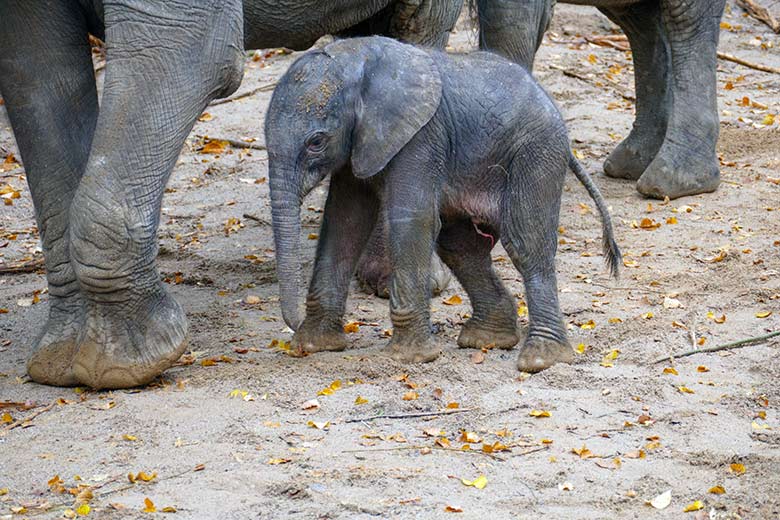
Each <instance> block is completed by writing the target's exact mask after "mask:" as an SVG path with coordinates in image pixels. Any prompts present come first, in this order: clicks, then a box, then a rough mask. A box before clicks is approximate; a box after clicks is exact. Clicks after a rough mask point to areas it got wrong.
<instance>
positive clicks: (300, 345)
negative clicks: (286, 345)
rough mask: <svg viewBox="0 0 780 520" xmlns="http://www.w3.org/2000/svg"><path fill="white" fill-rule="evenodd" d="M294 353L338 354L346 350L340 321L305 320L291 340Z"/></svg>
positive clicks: (345, 341)
mask: <svg viewBox="0 0 780 520" xmlns="http://www.w3.org/2000/svg"><path fill="white" fill-rule="evenodd" d="M292 347H293V351H296V352H307V353H313V352H324V351H334V352H339V351H342V350H344V349H345V348H347V337H346V335H345V334H344V329H343V327H342V326H341V320H334V321H330V320H326V319H312V318H308V317H307V318H306V319H305V320H303V323H301V326H300V327H298V330H297V331H295V335H294V336H293V340H292Z"/></svg>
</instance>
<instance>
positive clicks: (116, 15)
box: [70, 0, 243, 388]
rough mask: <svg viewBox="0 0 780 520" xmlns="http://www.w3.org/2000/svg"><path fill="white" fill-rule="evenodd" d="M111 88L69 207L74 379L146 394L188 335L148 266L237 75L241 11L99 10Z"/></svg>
mask: <svg viewBox="0 0 780 520" xmlns="http://www.w3.org/2000/svg"><path fill="white" fill-rule="evenodd" d="M103 5H104V16H105V25H106V32H105V35H106V49H107V51H106V79H105V87H104V91H103V97H102V104H101V109H100V114H99V116H98V121H97V127H96V130H95V136H94V139H93V142H92V149H91V152H90V157H89V161H88V163H87V168H86V171H85V174H84V177H83V178H82V180H81V184H80V185H79V188H78V190H77V191H76V195H75V197H74V201H73V204H72V206H71V212H70V214H71V226H70V237H71V249H70V253H71V262H72V264H73V267H74V269H75V273H76V276H77V278H78V281H79V285H80V287H81V290H82V294H83V297H84V301H85V308H86V320H85V325H84V328H83V329H82V331H81V334H80V336H79V349H78V353H77V354H76V357H75V358H74V361H73V370H74V374H75V376H76V378H77V379H78V380H79V382H80V383H83V384H86V385H89V386H92V387H94V388H121V387H130V386H136V385H141V384H145V383H147V382H149V381H151V380H152V379H153V378H154V377H156V376H157V375H159V374H160V373H161V372H162V371H163V370H165V369H166V368H168V367H169V366H170V365H171V364H172V363H173V362H174V361H175V360H176V359H177V358H178V357H179V356H180V355H181V353H182V352H183V350H184V347H185V337H186V332H187V324H186V319H185V316H184V312H183V310H182V308H181V307H180V306H179V304H178V303H177V302H176V301H175V300H174V299H173V298H172V297H171V296H170V295H169V294H168V292H167V291H166V289H165V287H164V286H163V284H162V283H161V281H160V276H159V273H158V272H157V268H156V265H155V258H156V256H157V227H158V224H159V218H160V205H161V201H162V195H163V190H164V188H165V184H166V182H167V181H168V177H169V176H170V173H171V171H172V169H173V166H174V164H175V162H176V159H177V157H178V155H179V152H180V150H181V147H182V146H183V144H184V139H185V138H186V136H187V134H188V133H189V132H190V130H191V129H192V126H193V124H194V122H195V119H196V118H197V116H198V115H199V114H200V113H201V111H202V110H203V108H204V107H205V106H206V104H207V103H208V102H209V101H210V100H211V99H214V98H215V97H219V96H222V95H228V94H229V93H231V92H232V91H234V90H235V88H237V86H238V84H239V83H240V79H241V71H242V48H243V47H242V29H243V28H242V18H241V3H240V1H238V0H232V1H229V2H225V1H223V0H200V1H188V2H173V1H170V2H157V1H144V0H125V1H117V0H111V1H108V0H107V1H105V2H104V3H103Z"/></svg>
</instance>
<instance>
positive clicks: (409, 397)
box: [401, 390, 420, 401]
mask: <svg viewBox="0 0 780 520" xmlns="http://www.w3.org/2000/svg"><path fill="white" fill-rule="evenodd" d="M419 397H420V394H418V393H417V392H415V391H414V390H410V391H408V392H406V393H405V394H404V395H403V397H401V399H403V400H404V401H415V400H417V399H418V398H419Z"/></svg>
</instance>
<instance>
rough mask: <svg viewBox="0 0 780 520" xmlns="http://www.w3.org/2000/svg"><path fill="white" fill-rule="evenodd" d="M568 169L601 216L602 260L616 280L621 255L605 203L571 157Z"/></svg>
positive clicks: (579, 165)
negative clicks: (583, 188)
mask: <svg viewBox="0 0 780 520" xmlns="http://www.w3.org/2000/svg"><path fill="white" fill-rule="evenodd" d="M569 168H571V171H572V172H574V175H575V176H576V177H577V179H578V180H579V181H580V182H581V183H582V185H583V186H585V189H586V190H587V191H588V195H590V198H591V199H593V202H595V203H596V208H598V210H599V214H600V215H601V228H602V249H603V251H604V258H605V261H606V262H607V266H608V267H609V273H610V275H612V277H613V278H615V279H617V278H619V276H620V264H621V262H622V255H621V254H620V249H619V248H618V245H617V242H615V235H614V233H613V231H612V218H611V217H610V216H609V210H608V209H607V203H606V201H605V200H604V197H602V196H601V192H600V191H599V189H598V188H597V187H596V185H595V184H594V183H593V179H591V178H590V175H589V174H588V172H586V171H585V169H584V168H583V167H582V165H581V164H580V163H579V161H577V159H575V158H574V156H573V155H570V156H569Z"/></svg>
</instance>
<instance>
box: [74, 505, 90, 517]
mask: <svg viewBox="0 0 780 520" xmlns="http://www.w3.org/2000/svg"><path fill="white" fill-rule="evenodd" d="M91 510H92V508H90V507H89V504H81V505H80V506H79V507H77V508H76V514H77V515H79V516H87V515H88V514H89V512H90V511H91Z"/></svg>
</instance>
